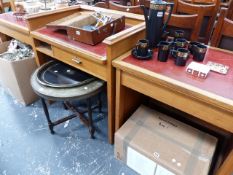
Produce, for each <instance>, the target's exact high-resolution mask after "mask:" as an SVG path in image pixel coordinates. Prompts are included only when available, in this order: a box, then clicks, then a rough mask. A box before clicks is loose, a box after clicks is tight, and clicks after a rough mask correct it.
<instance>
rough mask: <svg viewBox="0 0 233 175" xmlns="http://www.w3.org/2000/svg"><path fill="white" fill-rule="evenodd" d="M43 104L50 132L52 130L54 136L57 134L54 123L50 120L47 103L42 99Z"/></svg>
mask: <svg viewBox="0 0 233 175" xmlns="http://www.w3.org/2000/svg"><path fill="white" fill-rule="evenodd" d="M41 102H42V106H43V110H44V113H45V116H46V119H47V122H48V125H49V130H50V132H51V134H54V133H55V132H54V130H53V123H52V121H51V120H50V117H49V111H48V108H47V105H46V103H45V100H44V99H43V98H41Z"/></svg>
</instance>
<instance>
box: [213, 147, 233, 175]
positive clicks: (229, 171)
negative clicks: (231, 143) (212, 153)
mask: <svg viewBox="0 0 233 175" xmlns="http://www.w3.org/2000/svg"><path fill="white" fill-rule="evenodd" d="M216 175H233V149H232V150H231V152H230V154H229V155H228V156H227V158H226V160H225V161H224V162H223V164H222V166H221V167H220V168H219V169H218V171H217V173H216Z"/></svg>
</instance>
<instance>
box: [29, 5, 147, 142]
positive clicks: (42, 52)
mask: <svg viewBox="0 0 233 175" xmlns="http://www.w3.org/2000/svg"><path fill="white" fill-rule="evenodd" d="M93 10H98V11H104V12H108V13H116V14H123V15H125V20H126V28H125V29H124V30H123V31H121V32H119V33H117V34H114V35H112V36H110V37H108V38H106V39H105V40H104V41H103V42H102V43H99V44H97V45H95V46H91V45H87V44H83V43H80V42H77V41H73V40H71V39H69V38H68V36H67V34H66V33H65V32H61V31H57V30H53V29H49V28H46V27H42V28H39V29H37V30H35V31H32V32H31V36H32V38H33V41H34V50H35V53H36V59H37V63H38V64H39V65H41V64H43V63H44V61H45V60H46V59H45V58H46V57H48V56H49V57H52V58H54V59H57V60H60V61H62V62H64V63H66V64H69V65H71V66H73V67H75V68H77V69H80V70H83V71H85V72H87V73H90V74H92V75H94V76H96V77H98V78H100V79H102V80H104V81H106V82H107V96H108V137H109V142H110V143H113V134H114V131H115V128H114V126H115V123H114V122H115V70H114V68H113V67H112V60H113V59H115V58H116V57H119V56H120V55H122V54H123V53H125V52H127V51H128V50H130V49H131V48H132V47H133V46H134V45H135V43H136V42H137V40H138V39H140V38H143V36H144V31H145V30H144V28H145V23H144V17H143V16H142V15H134V14H129V13H124V12H119V11H112V10H107V9H102V8H96V7H91V6H85V5H81V6H78V8H77V9H76V11H75V12H84V11H85V12H86V11H93ZM64 17H65V16H64Z"/></svg>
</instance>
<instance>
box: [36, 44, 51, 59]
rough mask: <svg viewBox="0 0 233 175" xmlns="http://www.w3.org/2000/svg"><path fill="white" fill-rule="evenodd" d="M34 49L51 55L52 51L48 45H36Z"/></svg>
mask: <svg viewBox="0 0 233 175" xmlns="http://www.w3.org/2000/svg"><path fill="white" fill-rule="evenodd" d="M36 50H37V51H39V52H41V53H44V54H45V55H48V56H50V57H53V51H52V49H51V47H49V46H37V47H36Z"/></svg>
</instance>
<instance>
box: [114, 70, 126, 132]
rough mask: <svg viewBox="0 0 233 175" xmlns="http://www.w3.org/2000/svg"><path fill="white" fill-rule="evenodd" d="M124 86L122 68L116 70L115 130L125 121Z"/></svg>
mask: <svg viewBox="0 0 233 175" xmlns="http://www.w3.org/2000/svg"><path fill="white" fill-rule="evenodd" d="M124 95H125V91H124V87H123V86H122V85H121V70H119V69H117V71H116V112H115V114H116V116H115V117H116V118H115V119H116V120H115V131H117V130H118V129H119V128H120V127H121V125H122V124H123V122H124V119H123V116H124V115H123V113H124V103H125V101H124Z"/></svg>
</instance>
